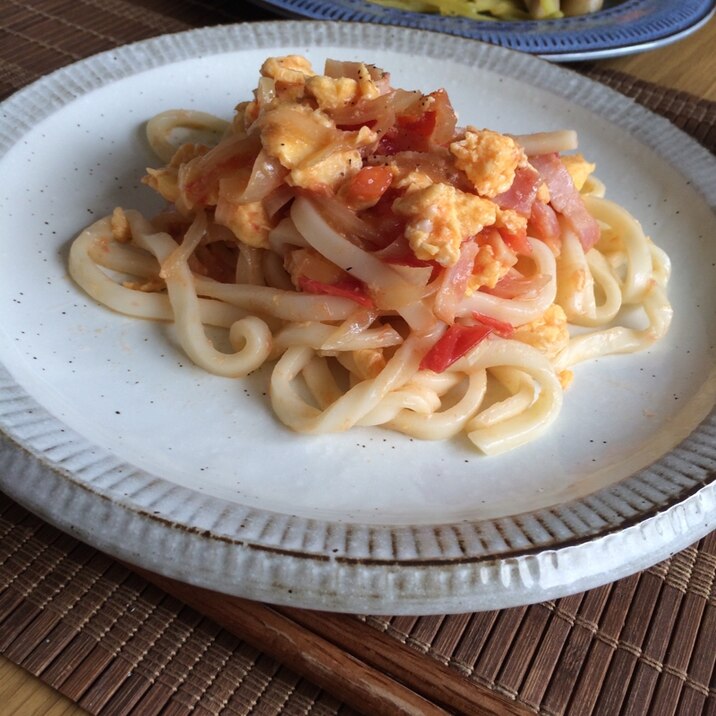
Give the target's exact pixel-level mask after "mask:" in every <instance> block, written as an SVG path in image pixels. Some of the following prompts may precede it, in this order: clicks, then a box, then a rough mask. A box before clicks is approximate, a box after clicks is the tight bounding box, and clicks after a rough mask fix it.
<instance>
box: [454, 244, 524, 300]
mask: <svg viewBox="0 0 716 716" xmlns="http://www.w3.org/2000/svg"><path fill="white" fill-rule="evenodd" d="M516 262H517V257H516V256H515V254H514V252H512V251H511V250H510V248H509V247H508V246H507V244H506V243H505V242H504V241H503V239H502V237H501V236H500V234H499V233H498V232H497V231H493V232H491V233H490V236H488V237H487V238H485V239H483V238H482V237H481V238H480V248H479V250H478V252H477V256H475V262H474V264H473V269H472V275H471V276H470V278H468V280H467V288H466V290H465V294H466V295H468V296H470V295H471V294H473V293H474V292H475V291H477V289H478V288H480V286H487V287H488V288H494V287H495V286H496V285H497V282H498V281H499V280H500V279H501V278H503V277H504V276H505V275H506V274H507V272H508V271H509V270H510V269H511V268H512V267H513V266H514V265H515V263H516Z"/></svg>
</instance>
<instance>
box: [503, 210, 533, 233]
mask: <svg viewBox="0 0 716 716" xmlns="http://www.w3.org/2000/svg"><path fill="white" fill-rule="evenodd" d="M495 226H497V228H498V229H506V230H507V231H508V232H509V233H510V234H521V233H523V232H525V231H527V217H526V216H523V215H522V214H518V213H517V212H516V211H515V210H514V209H500V210H499V211H498V212H497V221H496V222H495Z"/></svg>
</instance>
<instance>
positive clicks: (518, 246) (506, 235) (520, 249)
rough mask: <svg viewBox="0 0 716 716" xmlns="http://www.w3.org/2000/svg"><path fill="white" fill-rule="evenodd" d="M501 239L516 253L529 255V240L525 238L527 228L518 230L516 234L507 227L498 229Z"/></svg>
mask: <svg viewBox="0 0 716 716" xmlns="http://www.w3.org/2000/svg"><path fill="white" fill-rule="evenodd" d="M498 231H499V232H500V236H501V237H502V240H503V241H504V242H505V243H506V244H507V246H508V247H509V248H510V249H512V251H514V252H515V253H516V254H522V255H523V256H529V255H530V254H531V253H532V247H531V246H530V242H529V241H528V240H527V230H526V229H525V230H524V231H520V232H519V233H518V234H512V233H510V232H509V231H507V229H498Z"/></svg>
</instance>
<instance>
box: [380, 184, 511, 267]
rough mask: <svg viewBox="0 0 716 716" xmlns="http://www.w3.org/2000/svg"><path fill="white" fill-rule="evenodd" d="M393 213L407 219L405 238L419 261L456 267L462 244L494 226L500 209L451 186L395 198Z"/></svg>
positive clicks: (418, 191)
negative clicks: (432, 261)
mask: <svg viewBox="0 0 716 716" xmlns="http://www.w3.org/2000/svg"><path fill="white" fill-rule="evenodd" d="M393 211H395V212H396V213H397V214H400V215H402V216H405V217H407V218H408V223H407V226H406V227H405V237H406V238H407V239H408V243H409V244H410V248H411V249H412V250H413V253H414V254H415V255H416V256H417V257H418V258H419V259H425V260H430V259H434V260H435V261H437V262H438V263H439V264H441V265H442V266H452V265H454V264H455V263H456V262H457V260H458V258H459V257H460V244H462V242H463V240H464V239H466V238H467V237H469V236H474V235H475V234H477V233H479V232H480V231H482V229H483V228H484V227H485V226H489V225H491V224H494V223H495V219H496V216H497V206H496V205H495V204H494V203H493V202H491V201H489V200H488V199H483V198H481V197H479V196H475V195H474V194H466V193H465V192H462V191H460V190H459V189H456V188H455V187H454V186H451V185H449V184H431V185H430V186H428V187H426V188H424V189H415V190H414V191H411V192H408V193H407V194H405V195H404V196H402V197H400V198H399V199H396V200H395V202H394V203H393Z"/></svg>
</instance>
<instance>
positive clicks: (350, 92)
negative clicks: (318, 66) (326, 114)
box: [306, 75, 360, 110]
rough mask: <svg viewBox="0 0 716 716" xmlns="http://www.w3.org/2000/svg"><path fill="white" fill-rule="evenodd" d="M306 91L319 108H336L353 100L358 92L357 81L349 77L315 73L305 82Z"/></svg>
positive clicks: (357, 95)
mask: <svg viewBox="0 0 716 716" xmlns="http://www.w3.org/2000/svg"><path fill="white" fill-rule="evenodd" d="M306 91H307V92H308V94H309V95H310V96H311V97H313V98H314V99H315V100H316V102H317V103H318V108H319V109H327V110H331V109H338V108H339V107H344V106H345V105H347V104H349V103H350V102H353V101H355V100H356V99H357V98H358V97H359V96H360V92H359V89H358V82H356V80H354V79H351V78H350V77H338V78H336V77H325V76H323V75H316V76H315V77H310V78H309V79H308V80H307V82H306Z"/></svg>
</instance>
